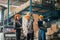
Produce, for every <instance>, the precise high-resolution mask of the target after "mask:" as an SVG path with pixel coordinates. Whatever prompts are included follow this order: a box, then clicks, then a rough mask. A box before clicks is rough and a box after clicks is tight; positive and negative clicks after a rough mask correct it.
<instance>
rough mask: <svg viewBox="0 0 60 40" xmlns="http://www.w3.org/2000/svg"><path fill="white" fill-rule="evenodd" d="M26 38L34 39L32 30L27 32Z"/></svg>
mask: <svg viewBox="0 0 60 40" xmlns="http://www.w3.org/2000/svg"><path fill="white" fill-rule="evenodd" d="M27 40H34V32H32V33H28V34H27Z"/></svg>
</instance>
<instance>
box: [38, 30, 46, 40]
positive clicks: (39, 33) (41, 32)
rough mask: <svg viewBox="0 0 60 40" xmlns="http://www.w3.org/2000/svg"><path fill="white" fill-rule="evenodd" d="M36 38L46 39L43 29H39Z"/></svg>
mask: <svg viewBox="0 0 60 40" xmlns="http://www.w3.org/2000/svg"><path fill="white" fill-rule="evenodd" d="M38 40H46V35H45V31H44V30H41V29H39V32H38Z"/></svg>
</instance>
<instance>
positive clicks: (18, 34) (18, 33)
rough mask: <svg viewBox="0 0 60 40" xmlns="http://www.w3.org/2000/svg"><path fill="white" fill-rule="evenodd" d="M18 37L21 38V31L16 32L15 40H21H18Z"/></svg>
mask: <svg viewBox="0 0 60 40" xmlns="http://www.w3.org/2000/svg"><path fill="white" fill-rule="evenodd" d="M20 36H21V30H19V29H18V30H16V40H21V39H20Z"/></svg>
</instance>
